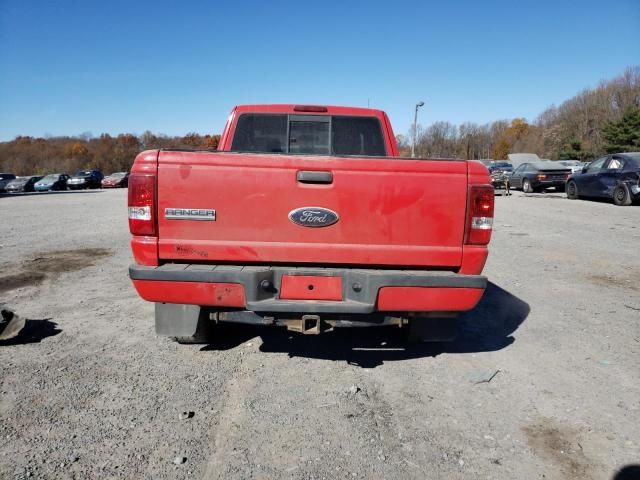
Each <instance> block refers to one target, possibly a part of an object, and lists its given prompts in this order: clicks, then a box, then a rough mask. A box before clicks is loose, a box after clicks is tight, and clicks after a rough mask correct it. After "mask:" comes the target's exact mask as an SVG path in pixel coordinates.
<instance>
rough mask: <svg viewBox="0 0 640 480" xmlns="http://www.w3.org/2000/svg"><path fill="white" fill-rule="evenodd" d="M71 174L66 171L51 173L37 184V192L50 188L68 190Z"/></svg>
mask: <svg viewBox="0 0 640 480" xmlns="http://www.w3.org/2000/svg"><path fill="white" fill-rule="evenodd" d="M67 180H69V175H67V174H66V173H50V174H49V175H46V176H45V177H42V179H40V180H38V181H37V182H36V184H35V189H36V192H46V191H48V190H66V189H67Z"/></svg>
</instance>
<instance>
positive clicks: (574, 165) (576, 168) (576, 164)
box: [558, 160, 584, 173]
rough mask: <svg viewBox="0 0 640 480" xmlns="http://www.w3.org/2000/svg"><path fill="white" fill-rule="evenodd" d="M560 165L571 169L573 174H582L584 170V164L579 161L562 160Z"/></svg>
mask: <svg viewBox="0 0 640 480" xmlns="http://www.w3.org/2000/svg"><path fill="white" fill-rule="evenodd" d="M558 163H559V164H560V165H564V166H565V167H569V168H570V169H571V173H578V172H581V171H582V169H583V168H584V163H582V162H581V161H579V160H560V161H559V162H558Z"/></svg>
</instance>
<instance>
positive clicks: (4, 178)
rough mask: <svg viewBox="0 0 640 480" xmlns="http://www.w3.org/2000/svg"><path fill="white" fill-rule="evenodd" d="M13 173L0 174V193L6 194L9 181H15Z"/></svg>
mask: <svg viewBox="0 0 640 480" xmlns="http://www.w3.org/2000/svg"><path fill="white" fill-rule="evenodd" d="M15 179H16V176H15V175H14V174H13V173H0V193H3V192H6V188H7V185H8V184H9V182H10V181H11V180H15Z"/></svg>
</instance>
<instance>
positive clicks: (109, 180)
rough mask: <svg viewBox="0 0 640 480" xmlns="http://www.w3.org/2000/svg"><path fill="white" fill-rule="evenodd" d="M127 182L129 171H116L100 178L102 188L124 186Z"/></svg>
mask: <svg viewBox="0 0 640 480" xmlns="http://www.w3.org/2000/svg"><path fill="white" fill-rule="evenodd" d="M128 184H129V172H116V173H112V174H111V175H109V176H108V177H104V178H103V179H102V188H126V187H127V185H128Z"/></svg>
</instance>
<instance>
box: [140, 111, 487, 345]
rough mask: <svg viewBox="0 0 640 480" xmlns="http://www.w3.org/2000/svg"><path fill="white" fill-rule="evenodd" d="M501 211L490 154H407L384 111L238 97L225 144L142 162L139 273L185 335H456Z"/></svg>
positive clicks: (170, 328)
mask: <svg viewBox="0 0 640 480" xmlns="http://www.w3.org/2000/svg"><path fill="white" fill-rule="evenodd" d="M493 209H494V192H493V188H492V186H491V182H490V178H489V175H488V171H487V169H486V168H485V167H484V166H483V165H482V164H481V163H479V162H475V161H467V160H435V159H434V160H431V159H416V158H402V157H399V156H398V147H397V145H396V141H395V137H394V134H393V131H392V129H391V125H390V123H389V119H388V117H387V115H386V114H385V113H384V112H382V111H380V110H373V109H365V108H347V107H325V106H315V105H314V106H309V105H245V106H239V107H236V108H234V109H233V111H232V112H231V114H230V116H229V119H228V121H227V123H226V126H225V128H224V131H223V133H222V137H221V140H220V145H219V147H218V149H217V151H186V150H176V149H162V150H148V151H144V152H142V153H140V154H139V155H138V156H137V157H136V159H135V163H134V165H133V168H132V170H131V176H130V178H129V227H130V230H131V233H132V235H133V238H132V240H131V247H132V249H133V256H134V259H135V264H134V265H131V267H130V268H129V275H130V277H131V279H132V281H133V284H134V286H135V288H136V290H137V291H138V293H139V295H140V296H141V297H142V298H143V299H145V300H147V301H150V302H155V303H156V314H155V316H156V331H157V333H158V334H161V335H168V336H172V337H176V338H177V339H178V340H179V341H183V342H190V341H191V342H196V341H206V338H207V336H208V335H209V334H210V332H211V331H212V328H213V327H214V326H215V325H216V324H217V323H219V322H236V323H247V324H259V325H280V326H286V327H287V328H288V329H290V330H294V331H298V332H302V333H320V332H322V331H325V330H329V329H331V328H333V327H344V326H349V327H356V326H373V325H398V326H400V327H405V328H407V330H408V331H410V332H412V333H414V334H416V335H418V336H419V337H421V338H423V339H426V340H445V339H449V338H451V336H452V332H453V331H454V330H453V329H454V325H455V321H454V318H455V316H456V314H457V313H459V312H463V311H466V310H470V309H472V308H473V307H474V306H475V305H476V304H477V303H478V301H479V300H480V298H481V296H482V294H483V292H484V290H485V287H486V283H487V280H486V277H484V276H481V275H480V274H481V272H482V269H483V267H484V264H485V260H486V258H487V253H488V250H487V244H488V243H489V240H490V238H491V227H492V221H493Z"/></svg>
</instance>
